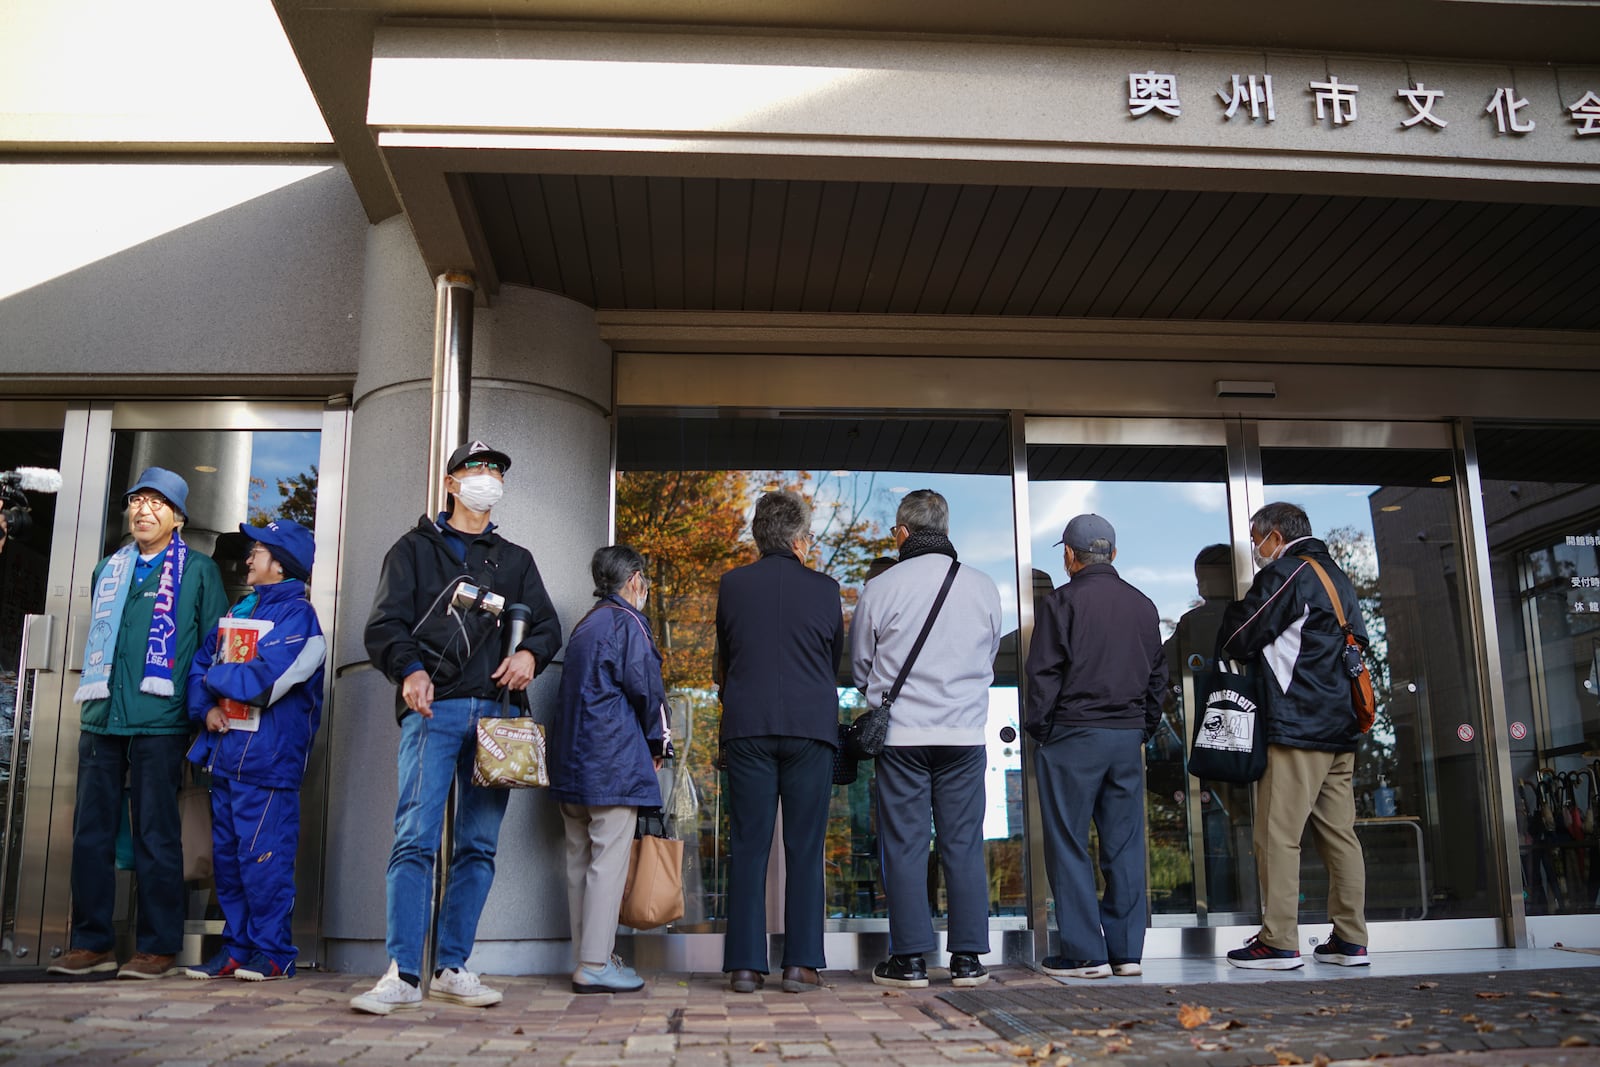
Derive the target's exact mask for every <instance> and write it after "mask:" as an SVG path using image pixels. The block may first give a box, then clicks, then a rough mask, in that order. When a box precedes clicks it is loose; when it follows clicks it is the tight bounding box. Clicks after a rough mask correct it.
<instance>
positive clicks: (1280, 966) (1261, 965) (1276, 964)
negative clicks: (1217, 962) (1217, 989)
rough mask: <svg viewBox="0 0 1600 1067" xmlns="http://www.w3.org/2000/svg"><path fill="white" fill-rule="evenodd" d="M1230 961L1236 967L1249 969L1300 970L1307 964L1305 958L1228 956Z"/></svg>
mask: <svg viewBox="0 0 1600 1067" xmlns="http://www.w3.org/2000/svg"><path fill="white" fill-rule="evenodd" d="M1228 962H1229V963H1231V964H1233V965H1234V966H1235V967H1243V968H1244V969H1245V970H1247V971H1298V970H1299V969H1300V968H1301V967H1304V966H1305V965H1306V961H1305V960H1303V959H1293V960H1273V959H1266V960H1236V959H1234V958H1233V957H1232V956H1229V957H1228Z"/></svg>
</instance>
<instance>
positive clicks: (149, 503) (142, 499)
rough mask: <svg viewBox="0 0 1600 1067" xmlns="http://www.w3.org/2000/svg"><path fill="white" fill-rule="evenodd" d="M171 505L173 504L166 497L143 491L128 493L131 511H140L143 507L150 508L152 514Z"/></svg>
mask: <svg viewBox="0 0 1600 1067" xmlns="http://www.w3.org/2000/svg"><path fill="white" fill-rule="evenodd" d="M171 506H172V505H171V504H169V503H167V499H166V497H160V496H147V495H145V494H143V493H129V494H128V510H129V511H138V510H140V509H141V508H148V509H149V510H150V513H151V514H156V513H157V512H159V511H161V509H163V508H170V507H171Z"/></svg>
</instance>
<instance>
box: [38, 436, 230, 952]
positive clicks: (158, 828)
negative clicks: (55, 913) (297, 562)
mask: <svg viewBox="0 0 1600 1067" xmlns="http://www.w3.org/2000/svg"><path fill="white" fill-rule="evenodd" d="M125 500H126V504H127V509H128V510H127V515H128V531H129V533H131V534H132V535H133V540H132V542H131V543H129V544H126V545H124V546H122V547H121V548H119V549H117V551H115V552H113V553H112V554H111V555H109V556H107V557H106V558H105V559H103V560H101V561H100V562H99V563H98V564H96V566H95V568H94V573H93V576H92V577H91V579H90V583H89V586H90V590H91V599H90V615H89V633H88V636H87V638H86V640H85V645H84V654H83V674H82V677H81V678H80V684H79V686H78V689H77V692H76V693H75V694H74V696H73V699H74V700H75V701H76V702H77V703H78V704H80V705H82V710H81V712H80V723H79V729H80V731H81V732H80V734H79V737H78V787H77V809H76V811H75V812H74V814H73V823H72V937H71V941H70V951H68V952H67V954H66V955H65V956H63V957H61V959H60V960H58V961H57V962H56V963H54V964H52V965H51V966H50V968H49V972H50V973H51V974H64V975H84V974H95V973H100V972H105V971H117V977H118V978H161V977H164V976H166V975H167V974H169V973H171V972H172V970H173V963H174V962H175V959H176V956H177V953H178V951H179V949H181V948H182V947H183V920H184V889H183V840H182V832H181V829H180V824H179V819H178V789H179V787H180V786H181V785H182V783H183V753H184V749H185V747H186V746H187V744H188V739H189V738H188V735H189V719H188V716H187V715H185V714H184V689H185V686H186V683H187V680H188V674H189V663H190V661H191V660H192V659H193V658H194V653H195V649H196V648H197V647H198V646H199V643H200V639H201V638H202V637H204V636H205V634H206V632H207V631H209V630H210V629H211V628H212V626H213V625H214V624H215V623H216V621H217V618H218V617H219V616H220V615H221V614H222V613H223V612H224V611H225V610H227V607H228V600H227V596H226V594H225V593H224V592H223V587H222V574H221V572H219V571H218V570H217V565H216V564H215V563H214V562H212V560H211V557H209V556H206V555H203V554H202V553H200V552H196V551H193V550H191V549H190V547H189V546H188V545H187V544H185V543H184V540H183V533H182V530H183V524H184V522H185V521H186V520H187V508H188V506H189V484H188V483H187V482H185V481H184V480H183V479H182V478H181V477H179V476H178V475H176V474H174V473H173V472H172V471H169V470H165V469H163V468H161V467H151V468H149V469H148V470H146V471H144V472H143V473H142V474H140V475H139V477H138V478H136V479H134V482H133V484H132V485H130V486H129V487H128V491H127V494H126V497H125ZM124 781H126V782H127V783H128V790H129V795H130V800H131V802H132V803H131V808H132V829H133V869H134V875H135V879H136V882H135V885H136V898H137V901H138V916H139V919H138V929H137V931H136V936H135V941H134V948H135V955H134V957H133V958H132V959H130V960H129V961H128V962H127V963H125V964H123V966H122V967H121V969H120V970H119V969H118V967H117V957H116V952H115V946H114V939H115V931H114V930H113V929H112V912H113V908H114V905H115V903H116V866H115V861H114V857H115V853H116V840H117V826H118V824H119V822H120V821H121V819H120V816H121V812H122V796H123V783H124Z"/></svg>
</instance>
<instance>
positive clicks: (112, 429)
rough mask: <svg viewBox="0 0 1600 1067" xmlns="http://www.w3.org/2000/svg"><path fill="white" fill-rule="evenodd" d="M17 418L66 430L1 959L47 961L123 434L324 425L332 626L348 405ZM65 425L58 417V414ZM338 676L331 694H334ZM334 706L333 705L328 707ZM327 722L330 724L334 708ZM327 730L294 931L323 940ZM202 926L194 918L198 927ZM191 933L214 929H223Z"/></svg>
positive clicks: (133, 408) (64, 897)
mask: <svg viewBox="0 0 1600 1067" xmlns="http://www.w3.org/2000/svg"><path fill="white" fill-rule="evenodd" d="M0 414H3V415H7V416H12V415H15V421H13V422H12V423H11V425H14V426H21V425H29V426H31V425H33V424H34V423H36V422H40V420H41V419H42V420H44V422H43V423H42V424H41V425H40V426H39V428H54V426H55V425H60V426H61V427H62V449H61V452H62V454H61V477H62V486H61V492H60V493H59V495H58V496H57V501H56V522H55V527H54V530H53V532H52V545H51V553H50V566H49V576H48V586H47V595H46V600H45V609H44V613H45V614H46V615H49V616H51V617H52V618H53V620H54V623H53V625H51V627H50V629H49V639H48V648H47V650H46V651H45V653H44V659H45V662H46V663H47V667H46V668H45V669H44V670H42V671H40V676H39V680H38V683H37V689H36V693H35V699H34V707H33V720H32V741H31V744H30V751H29V764H28V765H29V773H28V777H27V781H26V786H25V789H24V791H23V798H22V799H23V804H24V823H23V829H22V842H21V852H20V854H19V870H18V878H17V912H16V914H17V920H16V925H15V930H14V936H13V953H12V956H11V958H10V959H7V960H0V966H3V965H6V964H11V965H16V966H34V967H37V966H44V965H46V964H47V963H48V962H49V961H50V960H51V959H54V958H57V957H59V956H61V955H63V954H64V953H65V952H66V951H67V947H68V937H69V933H70V930H69V927H70V922H71V910H70V908H71V870H72V819H73V813H74V810H75V807H76V800H75V796H76V788H77V762H78V761H77V741H78V736H79V730H78V719H77V716H76V714H75V713H74V711H75V709H74V708H73V707H72V705H71V701H70V696H69V694H70V689H69V687H70V686H74V685H75V684H76V680H75V677H74V676H75V675H76V674H77V673H78V668H77V667H76V666H74V664H76V663H79V662H81V660H82V642H83V635H84V633H85V632H86V627H85V625H84V620H86V619H87V617H88V602H89V586H88V576H89V572H90V569H91V568H92V567H93V566H94V564H95V563H96V562H97V561H98V560H99V558H100V550H101V546H102V544H103V535H104V532H105V531H104V529H103V513H104V505H105V501H106V499H107V494H108V493H109V491H110V485H109V479H110V469H111V456H112V447H113V442H114V435H115V433H117V432H119V431H127V430H173V431H182V430H316V431H318V432H319V433H320V434H321V437H320V439H319V444H320V453H319V460H318V462H319V466H318V491H317V529H316V545H317V561H316V567H315V570H314V572H313V576H312V589H313V591H312V602H313V604H314V605H315V606H316V609H317V613H318V615H319V616H320V617H321V618H322V619H323V620H325V621H326V624H327V626H326V628H327V631H328V632H329V633H330V634H331V633H332V627H331V624H332V621H333V603H334V596H335V592H336V583H337V575H338V565H339V554H340V545H341V536H340V531H341V522H342V517H343V508H344V499H343V498H344V485H345V467H346V457H347V454H348V436H349V434H348V429H349V411H348V404H347V403H346V402H344V401H343V400H342V399H341V400H339V401H336V402H330V403H327V404H326V405H324V403H323V402H319V401H310V402H307V401H276V400H203V401H189V400H182V401H164V400H138V401H127V402H111V401H82V402H78V401H68V402H45V403H41V404H30V403H27V402H16V407H15V409H13V408H12V406H11V405H9V404H8V405H4V406H0ZM52 417H53V418H55V419H57V420H59V421H58V422H50V421H49V419H50V418H52ZM331 683H332V679H331V676H330V677H329V690H330V693H329V695H330V696H331ZM325 711H326V712H331V702H330V703H329V704H325ZM324 719H325V721H326V719H327V715H326V714H325V716H324ZM328 734H329V731H327V730H322V731H320V732H319V735H318V740H317V743H316V745H315V747H314V749H313V752H312V758H311V766H310V768H308V772H307V777H306V785H305V788H304V789H303V791H302V812H303V815H302V837H301V841H302V845H301V850H300V855H299V865H298V869H297V881H298V882H299V884H300V885H301V886H302V887H303V888H308V889H309V890H310V891H309V892H301V893H300V894H299V902H300V907H299V908H298V909H297V913H296V917H295V936H296V939H297V940H299V941H300V942H301V943H302V944H304V945H319V944H320V911H321V908H320V903H321V893H320V885H321V878H322V861H323V857H322V849H323V841H324V838H325V833H324V828H325V825H326V818H327V788H326V766H327V751H326V748H327V745H326V741H325V739H326V737H327V736H328ZM189 925H190V926H194V925H195V924H194V923H191V924H189ZM201 925H202V926H203V927H205V929H200V930H193V929H190V930H186V940H187V938H188V935H193V934H199V933H205V932H215V931H212V930H210V929H209V927H211V926H217V928H218V929H219V930H220V924H215V923H209V924H201Z"/></svg>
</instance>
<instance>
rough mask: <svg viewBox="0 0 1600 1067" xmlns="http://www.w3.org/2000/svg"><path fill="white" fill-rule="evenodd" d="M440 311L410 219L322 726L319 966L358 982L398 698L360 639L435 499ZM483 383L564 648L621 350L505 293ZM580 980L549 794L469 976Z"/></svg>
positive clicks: (387, 279)
mask: <svg viewBox="0 0 1600 1067" xmlns="http://www.w3.org/2000/svg"><path fill="white" fill-rule="evenodd" d="M433 312H434V293H433V286H432V284H431V282H430V280H429V278H428V276H427V272H426V271H425V270H424V269H423V267H422V264H421V263H420V262H419V260H418V257H417V253H416V246H415V244H414V242H413V239H412V236H411V233H410V230H409V228H408V227H407V225H406V223H405V220H404V219H403V218H398V217H397V218H394V219H390V220H387V221H385V222H383V223H380V224H379V225H377V226H375V227H373V228H372V231H371V234H370V236H369V240H368V246H367V277H366V288H365V294H364V300H363V307H362V333H361V361H360V369H359V372H358V376H357V380H356V389H355V395H354V413H353V417H352V423H351V443H350V465H349V479H348V484H349V491H348V493H347V496H346V501H345V521H344V545H345V554H344V560H343V567H342V573H341V575H340V585H339V606H338V612H337V619H336V623H335V638H334V642H335V643H334V651H333V661H334V666H335V669H336V671H337V676H336V681H335V687H334V706H333V708H332V709H331V713H330V715H329V721H328V724H327V726H326V727H325V729H327V730H328V731H329V743H330V752H329V757H330V759H329V766H330V768H331V770H330V777H331V787H330V796H329V811H328V846H327V849H328V854H327V871H328V873H327V880H326V884H325V886H324V889H323V899H322V908H323V913H322V933H323V939H324V949H325V951H324V959H325V962H326V963H327V964H328V966H330V967H332V968H334V969H336V970H341V971H350V972H356V973H361V972H365V973H374V974H375V973H378V972H380V971H382V970H383V968H385V967H386V966H387V965H388V956H387V953H386V951H385V949H384V933H385V930H384V901H385V897H384V872H385V869H386V867H387V865H388V857H389V847H390V844H391V843H392V841H393V838H394V822H393V814H394V804H395V789H396V785H395V751H396V747H397V743H398V740H399V730H398V728H397V727H396V725H395V719H394V687H393V685H391V684H390V683H389V681H388V680H387V679H385V678H384V677H383V676H382V675H380V674H378V672H377V671H375V670H373V669H372V667H371V666H370V665H369V664H368V663H367V658H366V650H365V647H364V646H363V643H362V629H363V627H364V625H365V622H366V617H367V613H368V611H369V610H370V608H371V605H372V596H373V592H374V590H375V588H376V585H377V576H378V567H379V565H380V564H381V563H382V560H383V556H384V554H385V553H386V552H387V551H388V549H389V547H390V546H391V545H392V544H393V543H394V542H395V540H396V539H397V538H398V537H399V536H400V535H401V534H402V533H403V532H404V531H405V530H406V529H408V528H410V527H411V526H412V525H414V524H415V523H416V521H417V517H418V516H417V513H416V511H415V510H414V505H413V504H412V503H410V502H414V501H418V500H421V499H423V498H424V495H425V489H426V485H425V483H426V481H427V469H428V456H427V453H428V419H429V407H430V402H431V366H432V348H433ZM472 369H473V376H472V405H471V423H470V425H469V426H468V427H467V428H466V432H465V436H466V437H467V438H468V439H471V438H477V439H481V440H484V441H487V442H489V443H491V444H493V445H494V446H495V447H496V448H501V449H504V450H505V451H506V452H507V453H508V454H509V455H510V456H511V459H512V469H511V472H510V474H509V476H508V477H507V479H506V495H505V499H504V500H503V501H502V502H501V504H500V506H499V507H497V508H496V509H495V521H496V523H497V524H498V525H499V528H500V530H501V532H502V533H503V534H504V535H505V536H506V537H508V538H510V539H511V540H512V541H515V542H517V543H518V544H521V545H523V546H525V547H526V548H528V549H529V551H531V552H532V553H533V556H534V559H535V560H536V561H537V563H538V565H539V570H540V572H541V574H542V575H543V577H544V581H545V585H546V587H547V588H548V589H549V590H550V595H551V598H552V599H553V600H554V602H555V605H556V609H557V611H558V612H559V613H560V615H561V622H562V630H563V632H564V633H565V632H566V631H568V630H570V628H571V626H572V624H573V623H575V622H576V621H577V620H578V618H579V617H580V616H581V615H582V613H583V612H584V611H586V610H587V609H588V606H589V604H591V603H592V597H591V596H590V595H589V592H590V589H591V587H592V583H591V582H590V579H589V575H588V563H589V556H590V555H591V554H592V553H593V551H594V550H595V548H597V547H599V546H600V545H602V544H604V543H605V541H606V533H607V522H608V519H607V511H608V503H609V502H608V492H609V478H608V475H609V468H610V455H611V448H610V428H609V422H608V419H609V415H610V410H611V392H612V386H611V380H612V358H611V351H610V349H609V348H608V347H607V346H606V345H605V344H604V343H603V342H601V340H600V339H599V334H598V331H597V329H596V326H595V321H594V313H593V311H592V310H590V309H589V308H587V307H584V306H582V305H580V304H576V303H573V302H572V301H570V300H567V299H565V298H563V297H558V296H554V295H551V294H548V293H539V292H533V291H530V290H511V289H507V290H505V291H503V292H502V293H501V294H500V296H499V298H498V299H497V300H496V304H495V306H494V307H493V308H489V309H481V308H480V309H479V310H478V314H477V317H476V321H475V324H474V327H473V359H472ZM560 678H561V665H560V662H559V661H558V662H556V663H553V664H552V665H551V666H550V667H549V668H548V669H546V670H545V671H544V673H542V674H541V675H540V676H539V677H538V679H536V680H535V681H534V683H533V686H532V688H531V689H530V696H531V698H532V704H533V708H534V714H535V715H536V716H538V717H539V718H541V719H544V720H546V721H548V719H549V716H550V713H551V710H552V708H553V707H554V704H555V700H556V696H557V691H558V688H559V686H560ZM571 965H572V964H571V947H570V944H569V928H568V923H567V907H566V873H565V859H564V854H563V846H562V836H561V819H560V814H559V812H557V810H556V807H555V805H554V804H553V803H552V802H551V801H550V800H549V798H548V797H546V796H545V795H543V794H542V793H540V792H538V791H536V790H519V791H517V792H516V793H514V794H513V795H512V798H511V806H510V810H509V811H508V812H507V814H506V820H505V823H504V824H503V826H502V827H501V832H500V849H499V856H498V859H497V873H496V877H495V885H494V890H493V892H492V893H491V894H490V896H489V902H488V905H487V907H486V908H485V909H484V913H483V918H482V921H481V922H480V923H479V926H478V941H477V948H476V949H475V951H474V953H473V956H472V959H471V960H470V961H469V966H471V967H472V968H473V969H475V970H481V971H487V972H489V973H496V974H530V973H546V972H550V973H553V972H557V971H562V970H566V969H569V968H570V967H571Z"/></svg>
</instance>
